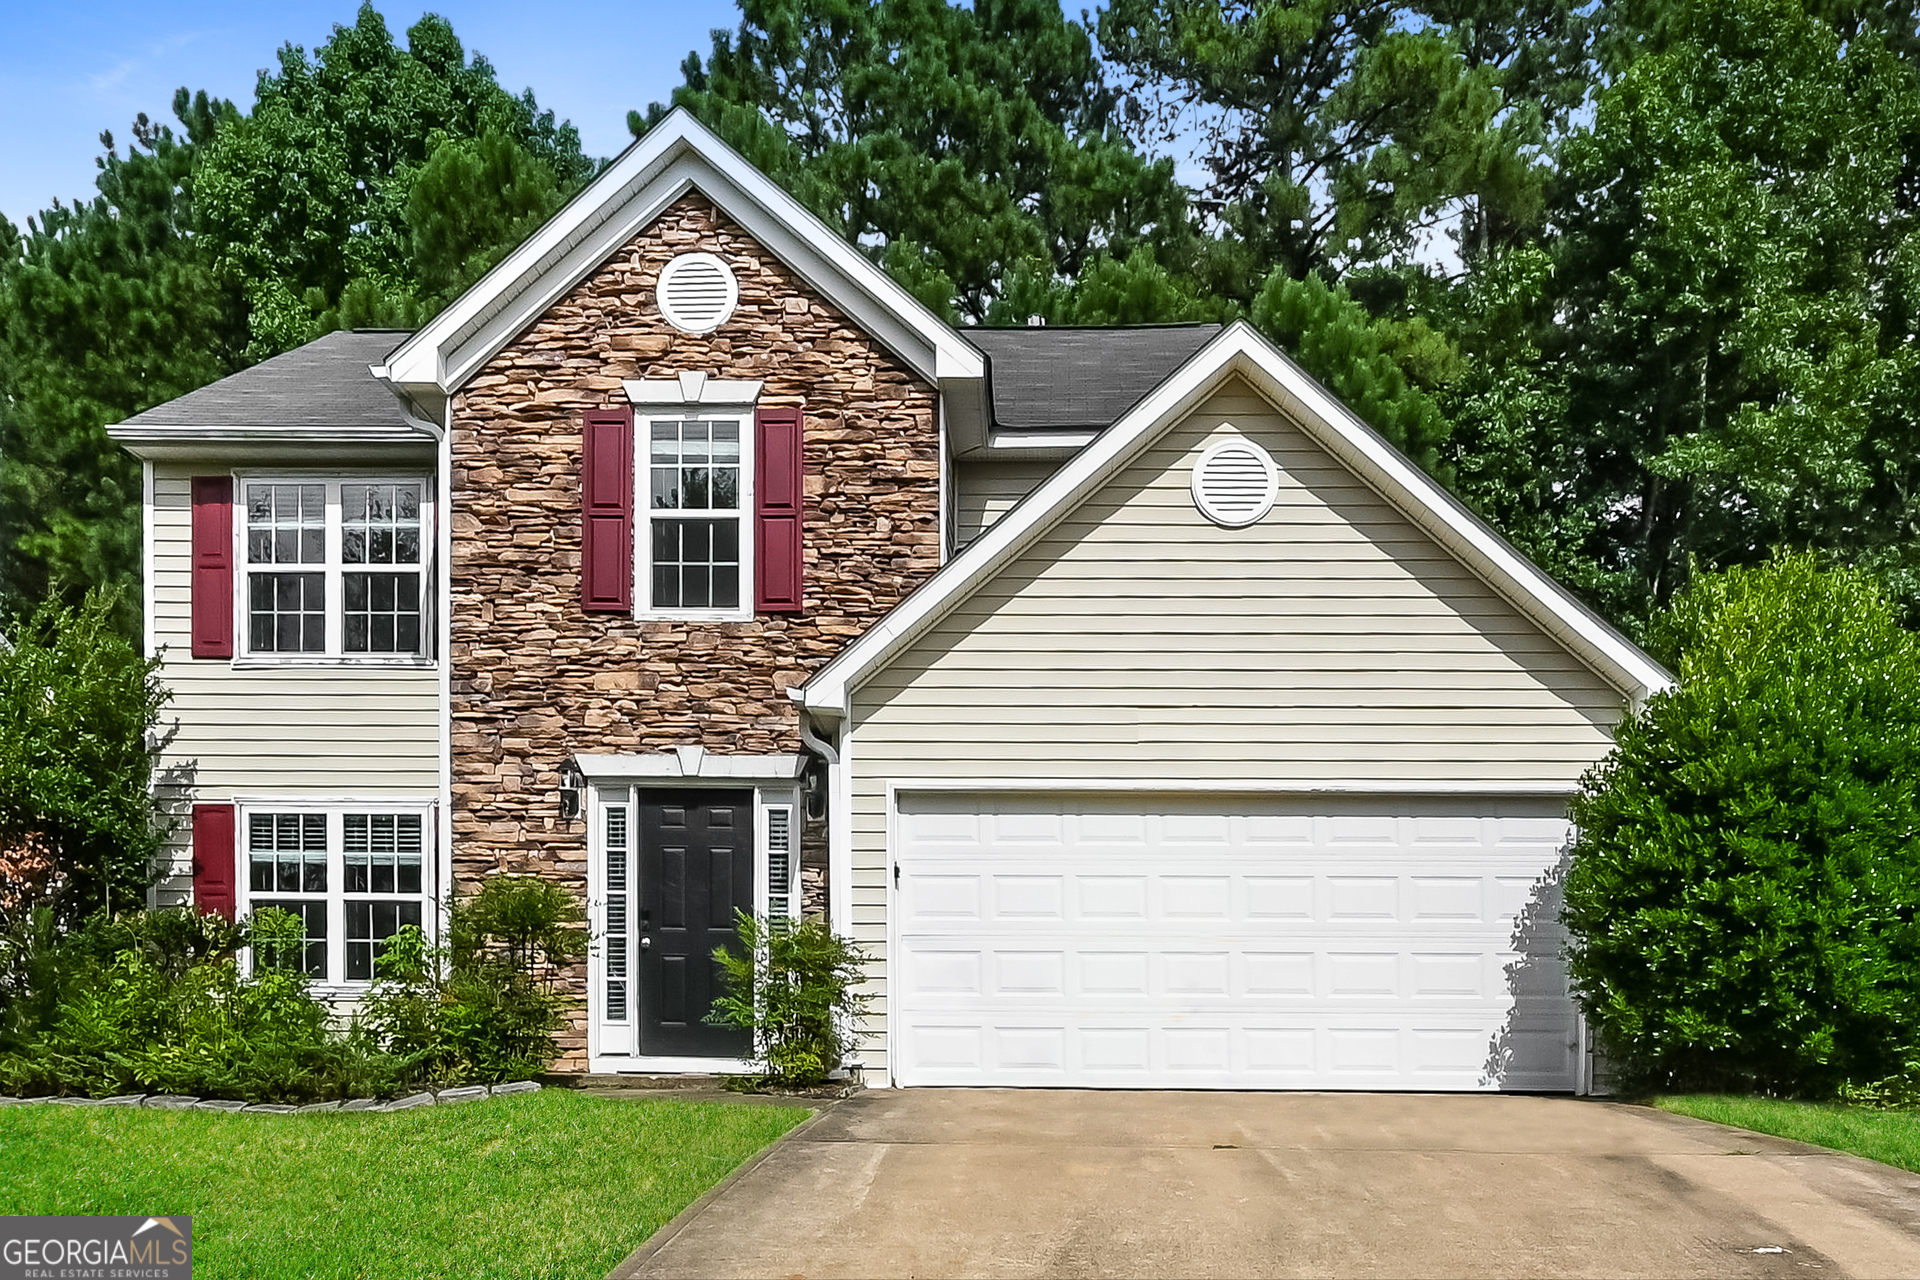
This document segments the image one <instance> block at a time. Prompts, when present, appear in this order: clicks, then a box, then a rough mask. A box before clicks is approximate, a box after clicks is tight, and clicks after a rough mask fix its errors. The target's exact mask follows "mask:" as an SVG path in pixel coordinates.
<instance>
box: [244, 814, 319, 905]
mask: <svg viewBox="0 0 1920 1280" xmlns="http://www.w3.org/2000/svg"><path fill="white" fill-rule="evenodd" d="M247 887H248V888H249V889H250V890H251V891H253V892H255V893H325V892H326V891H327V815H326V814H324V813H255V814H249V815H248V817H247Z"/></svg>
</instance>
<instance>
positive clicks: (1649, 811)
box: [1565, 553, 1920, 1095]
mask: <svg viewBox="0 0 1920 1280" xmlns="http://www.w3.org/2000/svg"><path fill="white" fill-rule="evenodd" d="M1655 634H1656V640H1657V642H1658V643H1659V644H1660V646H1661V647H1662V648H1663V649H1665V650H1667V651H1668V652H1670V653H1674V654H1677V655H1678V665H1679V676H1680V682H1679V686H1678V687H1677V688H1676V689H1674V690H1671V691H1669V692H1666V693H1662V694H1658V695H1656V696H1655V697H1654V698H1653V699H1651V700H1650V702H1649V703H1648V705H1647V707H1646V710H1645V711H1644V713H1643V714H1641V715H1639V716H1636V717H1634V718H1633V719H1631V720H1629V721H1628V722H1627V723H1625V724H1624V725H1622V726H1621V728H1620V729H1619V730H1618V733H1617V745H1616V747H1615V750H1614V752H1613V754H1612V755H1611V756H1610V757H1609V758H1608V759H1607V761H1606V762H1605V763H1604V764H1602V765H1600V766H1599V767H1597V768H1596V769H1595V770H1593V771H1592V772H1591V773H1590V774H1589V775H1588V776H1587V778H1586V779H1585V781H1584V783H1583V785H1582V790H1581V793H1580V795H1579V797H1578V799H1577V800H1576V801H1575V803H1574V806H1573V819H1574V822H1575V824H1576V827H1577V830H1578V832H1579V835H1578V838H1577V841H1576V843H1575V845H1574V849H1573V863H1572V867H1571V869H1570V871H1569V873H1568V876H1567V881H1566V888H1565V894H1566V911H1565V920H1566V924H1567V928H1568V930H1569V933H1570V934H1571V946H1570V965H1571V972H1572V975H1573V979H1574V982H1575V984H1576V987H1577V988H1578V990H1579V992H1580V999H1581V1003H1582V1005H1583V1007H1584V1008H1585V1010H1586V1013H1587V1016H1588V1017H1589V1018H1590V1019H1591V1020H1592V1022H1593V1025H1594V1026H1595V1028H1596V1029H1597V1030H1598V1032H1599V1034H1600V1037H1601V1040H1602V1043H1603V1044H1604V1046H1605V1048H1606V1050H1607V1053H1608V1054H1609V1056H1610V1058H1612V1059H1613V1060H1614V1061H1615V1062H1616V1063H1617V1065H1618V1066H1619V1067H1620V1068H1621V1069H1622V1070H1623V1072H1624V1074H1625V1075H1626V1076H1627V1077H1628V1078H1629V1080H1630V1081H1631V1082H1633V1083H1636V1084H1639V1085H1641V1086H1645V1087H1655V1088H1678V1089H1685V1088H1713V1089H1762V1090H1767V1091H1775V1092H1784V1093H1794V1094H1799V1093H1808V1094H1816V1095H1819V1094H1830V1093H1832V1092H1833V1091H1834V1090H1835V1089H1837V1088H1838V1087H1839V1086H1840V1085H1841V1084H1842V1083H1844V1082H1849V1081H1852V1082H1861V1083H1865V1082H1871V1081H1877V1080H1880V1079H1883V1078H1886V1077H1889V1076H1892V1075H1895V1074H1897V1073H1899V1072H1901V1071H1903V1070H1904V1069H1905V1068H1906V1065H1907V1063H1908V1062H1909V1061H1910V1060H1911V1059H1913V1058H1914V1057H1915V1055H1916V1051H1920V1044H1917V1043H1916V1037H1917V1036H1920V924H1917V923H1916V921H1915V913H1916V911H1917V910H1920V826H1916V824H1915V820H1914V815H1915V813H1916V812H1920V640H1916V638H1915V637H1914V636H1913V635H1912V634H1911V633H1909V632H1907V631H1904V630H1902V629H1901V628H1900V626H1899V625H1898V623H1897V622H1896V620H1895V617H1894V614H1893V610H1892V609H1891V607H1890V606H1889V604H1888V602H1887V600H1886V598H1885V596H1884V595H1883V594H1882V592H1881V591H1880V589H1879V587H1878V585H1877V584H1876V583H1875V582H1874V581H1873V579H1872V578H1871V576H1870V575H1868V574H1865V573H1863V572H1861V571H1858V570H1838V571H1833V572H1822V571H1821V570H1820V569H1819V568H1818V566H1817V563H1816V561H1815V559H1814V558H1813V557H1812V556H1811V555H1809V554H1804V553H1803V554H1798V555H1790V556H1787V557H1786V558H1784V559H1782V560H1781V561H1779V562H1778V563H1777V564H1772V565H1768V566H1766V567H1763V568H1758V569H1733V570H1729V571H1728V572H1726V573H1725V574H1703V575H1700V576H1699V577H1697V578H1696V579H1695V580H1694V582H1693V584H1692V585H1691V586H1690V587H1689V588H1688V590H1687V591H1686V592H1685V593H1684V594H1682V595H1681V596H1679V597H1678V598H1677V599H1676V600H1675V602H1674V605H1673V608H1672V609H1671V610H1670V611H1669V612H1668V613H1667V614H1665V615H1663V617H1662V618H1661V620H1660V623H1659V625H1658V627H1657V628H1656V632H1655Z"/></svg>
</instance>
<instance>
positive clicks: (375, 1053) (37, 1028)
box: [0, 876, 585, 1103]
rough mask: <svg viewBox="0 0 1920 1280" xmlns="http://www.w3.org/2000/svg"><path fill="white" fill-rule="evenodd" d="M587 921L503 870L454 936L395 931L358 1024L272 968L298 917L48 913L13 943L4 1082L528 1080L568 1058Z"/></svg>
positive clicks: (336, 1094)
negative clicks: (562, 1045) (582, 923)
mask: <svg viewBox="0 0 1920 1280" xmlns="http://www.w3.org/2000/svg"><path fill="white" fill-rule="evenodd" d="M577 916H578V908H577V906H576V905H575V904H574V903H573V902H572V901H571V899H569V898H567V896H566V895H565V894H564V893H561V892H560V891H558V890H556V889H555V888H554V887H553V886H551V885H547V884H545V883H544V882H541V881H538V880H532V879H529V878H526V877H519V876H501V877H496V878H494V879H492V880H490V881H488V882H487V885H486V887H485V888H484V889H483V890H482V891H481V892H480V893H479V894H476V895H475V896H474V897H472V898H470V899H466V900H464V901H462V902H460V903H458V904H457V905H456V906H455V908H454V910H453V912H452V921H451V923H450V926H449V929H448V935H449V945H448V946H447V947H445V948H430V947H428V946H427V945H426V941H425V939H424V938H423V937H422V936H421V934H420V932H419V931H418V930H417V929H413V930H403V931H402V933H401V935H400V936H398V937H397V938H395V939H393V940H391V941H390V943H389V944H388V946H387V948H386V949H385V951H384V953H383V954H382V955H381V957H380V958H379V960H378V961H377V962H376V965H377V970H378V973H379V976H380V981H378V982H376V983H375V984H374V985H373V988H372V990H371V991H370V993H369V994H368V996H367V997H366V999H365V1000H364V1001H363V1002H362V1005H361V1007H360V1008H359V1009H358V1010H355V1011H354V1012H353V1013H352V1014H351V1016H347V1017H343V1016H341V1015H340V1014H338V1013H336V1011H335V1010H333V1009H331V1008H330V1007H329V1006H327V1005H326V1004H324V1003H322V1002H321V1001H319V1000H317V999H316V998H315V997H314V996H313V994H312V992H311V991H310V989H309V985H310V983H309V979H308V978H307V976H306V975H305V974H304V973H301V972H298V971H297V970H295V969H293V968H289V967H280V966H276V965H275V964H273V963H271V961H272V960H273V958H274V957H276V956H287V957H297V956H298V955H299V954H300V953H301V950H302V948H301V946H300V945H299V943H300V931H301V926H300V922H299V920H298V918H297V917H294V916H291V915H289V914H288V913H286V912H281V911H274V910H271V909H268V910H263V911H261V912H258V913H257V914H256V915H255V916H254V918H253V919H252V920H250V921H247V922H245V923H243V924H241V925H237V926H236V925H233V924H230V923H228V922H227V921H225V920H222V919H221V918H219V917H218V916H202V915H197V914H195V913H193V912H192V911H190V910H187V909H173V910H161V911H140V912H131V913H127V914H123V915H120V916H113V917H110V916H108V915H106V914H105V913H99V914H97V915H95V916H93V917H92V918H90V919H89V920H87V921H86V922H85V923H84V924H83V925H82V926H80V927H79V928H77V929H72V930H62V929H61V928H59V926H58V924H57V920H56V917H55V916H54V914H53V913H52V912H51V911H50V910H47V909H41V910H40V911H37V912H35V913H34V914H33V915H32V916H30V917H29V918H28V919H27V920H26V921H25V922H23V924H22V925H21V926H19V927H17V928H16V929H15V930H14V931H13V932H12V933H11V934H9V935H8V936H6V937H5V938H0V1093H10V1094H25V1095H48V1094H67V1095H82V1096H91V1097H108V1096H111V1095H114V1094H123V1093H179V1094H192V1095H195V1096H198V1097H211V1098H239V1099H244V1100H246V1101H248V1102H295V1103H299V1102H314V1101H321V1100H328V1099H334V1098H349V1097H369V1096H380V1095H384V1094H391V1093H396V1092H401V1091H406V1090H411V1089H416V1088H420V1087H424V1086H435V1087H438V1086H444V1085H460V1084H482V1083H485V1084H492V1083H498V1082H501V1081H505V1080H519V1079H526V1078H528V1077H531V1076H534V1075H538V1074H539V1073H540V1072H541V1071H543V1070H545V1069H546V1066H547V1064H548V1063H550V1062H551V1061H552V1060H553V1058H554V1057H555V1055H556V1052H557V1050H556V1046H555V1044H554V1039H553V1033H554V1032H555V1031H556V1030H558V1029H559V1027H560V1026H561V1025H562V1022H563V1011H564V999H563V997H562V996H561V995H560V993H558V992H557V991H556V990H555V988H554V984H553V982H552V980H551V979H552V978H553V977H554V976H555V975H556V974H558V973H559V972H560V971H562V970H564V969H565V968H566V967H567V966H568V965H570V964H572V963H573V962H574V961H576V960H577V959H578V958H579V955H580V954H581V952H582V951H583V950H584V946H585V937H584V934H583V933H582V932H581V931H580V930H579V929H578V928H577V925H576V923H575V920H576V918H577ZM249 945H250V946H251V947H252V949H253V954H254V957H255V960H256V962H255V963H252V964H248V963H246V962H244V961H243V959H242V958H241V956H240V954H239V953H240V951H241V949H242V948H245V947H248V946H249Z"/></svg>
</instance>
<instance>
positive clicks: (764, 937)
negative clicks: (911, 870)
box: [708, 912, 866, 1087]
mask: <svg viewBox="0 0 1920 1280" xmlns="http://www.w3.org/2000/svg"><path fill="white" fill-rule="evenodd" d="M735 914H736V915H737V917H738V922H737V925H736V928H737V931H738V937H739V939H740V948H741V949H740V950H739V951H738V952H736V951H733V950H731V949H729V948H727V947H720V948H717V949H716V950H715V951H714V953H713V958H714V962H715V963H716V964H718V965H719V966H720V972H721V976H722V978H723V979H724V981H725V984H726V992H725V994H724V995H722V996H721V997H720V998H719V999H718V1000H716V1001H714V1004H713V1012H712V1013H711V1014H710V1015H709V1018H708V1020H709V1021H710V1022H713V1023H716V1024H718V1025H720V1026H728V1027H739V1028H742V1029H744V1030H748V1031H751V1032H752V1033H753V1042H754V1045H755V1052H756V1056H757V1057H758V1058H759V1060H760V1061H761V1062H763V1063H764V1064H765V1065H766V1069H765V1071H764V1072H762V1073H761V1075H760V1076H759V1078H758V1083H762V1084H775V1085H784V1086H796V1087H805V1086H808V1085H816V1084H820V1083H821V1082H823V1081H824V1080H825V1079H826V1078H827V1075H828V1073H829V1072H831V1071H833V1070H834V1069H835V1068H836V1067H838V1066H839V1065H840V1063H841V1062H842V1060H843V1059H844V1058H845V1057H846V1053H847V1050H848V1049H850V1048H851V1047H852V1038H853V1027H854V1022H855V1020H856V1019H857V1018H858V1017H859V1016H860V1015H861V1014H862V1013H864V1012H865V1007H866V997H864V996H861V995H858V994H856V993H855V992H854V989H853V988H854V985H855V984H856V983H858V982H859V981H860V977H861V967H862V966H863V965H864V964H865V963H866V956H865V955H864V954H862V953H861V951H860V948H859V947H857V946H855V945H854V944H853V943H852V942H851V941H849V940H848V939H846V938H843V937H841V936H839V935H838V934H836V933H834V932H833V930H832V929H830V928H829V927H828V926H827V922H826V919H825V918H824V917H822V916H817V915H816V916H809V917H807V918H806V919H805V920H803V921H801V922H800V923H799V924H788V923H787V922H785V921H781V922H779V923H777V924H774V923H769V922H768V921H766V920H764V919H761V918H759V917H756V916H750V915H748V914H746V913H745V912H736V913H735Z"/></svg>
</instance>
